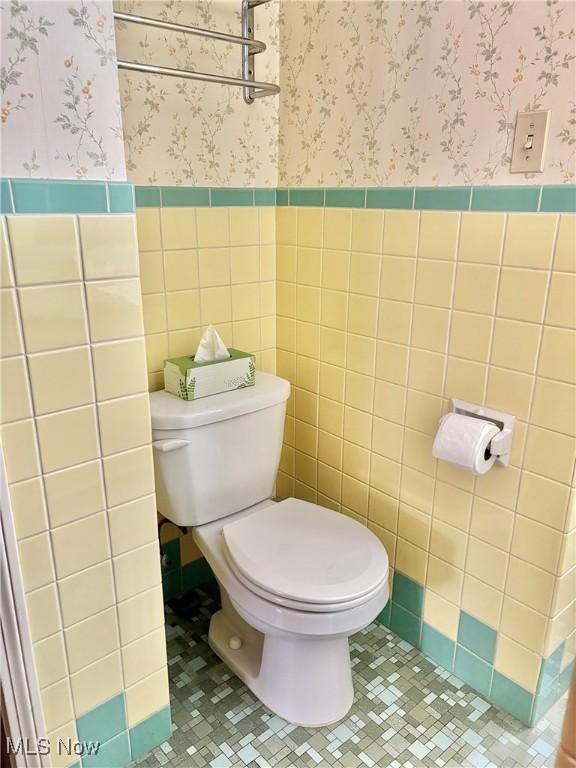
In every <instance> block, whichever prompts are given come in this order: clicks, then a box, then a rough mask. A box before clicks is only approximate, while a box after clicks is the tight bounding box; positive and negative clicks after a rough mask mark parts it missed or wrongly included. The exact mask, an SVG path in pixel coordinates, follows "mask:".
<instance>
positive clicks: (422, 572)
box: [371, 463, 428, 584]
mask: <svg viewBox="0 0 576 768" xmlns="http://www.w3.org/2000/svg"><path fill="white" fill-rule="evenodd" d="M373 464H374V463H373ZM371 482H372V485H374V482H373V481H371ZM385 490H386V489H385ZM427 557H428V555H427V553H426V552H425V551H424V550H423V549H420V547H416V546H414V545H413V544H410V543H409V542H408V541H405V540H404V539H400V538H399V539H398V540H397V544H396V568H398V569H401V570H402V573H405V574H407V575H409V576H410V578H411V579H413V580H414V581H417V582H418V583H420V584H422V583H424V581H425V580H426V561H427Z"/></svg>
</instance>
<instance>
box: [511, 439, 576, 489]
mask: <svg viewBox="0 0 576 768" xmlns="http://www.w3.org/2000/svg"><path fill="white" fill-rule="evenodd" d="M575 454H576V446H575V445H574V440H573V439H572V438H571V437H569V436H568V435H561V434H558V433H556V432H551V431H550V430H547V429H541V428H540V427H533V426H531V427H529V429H528V438H527V440H526V453H525V456H524V468H525V469H527V470H529V471H531V472H535V473H536V474H537V475H543V476H544V477H548V478H549V479H550V480H557V481H558V482H560V483H569V482H570V481H571V478H572V472H573V468H574V457H575Z"/></svg>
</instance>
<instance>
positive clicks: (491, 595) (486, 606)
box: [461, 574, 503, 629]
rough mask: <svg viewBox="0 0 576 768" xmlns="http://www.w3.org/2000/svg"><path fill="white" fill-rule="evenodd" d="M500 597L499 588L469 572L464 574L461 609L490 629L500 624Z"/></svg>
mask: <svg viewBox="0 0 576 768" xmlns="http://www.w3.org/2000/svg"><path fill="white" fill-rule="evenodd" d="M502 597H503V596H502V592H501V591H500V590H498V589H495V588H494V587H491V586H490V585H489V584H485V583H484V582H483V581H480V580H479V579H476V578H475V577H474V576H470V575H469V574H466V575H465V576H464V588H463V590H462V605H461V607H462V610H464V611H466V612H467V613H468V614H469V615H470V616H473V617H474V618H476V619H479V620H480V621H481V622H482V623H483V624H486V625H487V626H489V627H492V629H496V628H498V626H499V624H500V611H501V608H502Z"/></svg>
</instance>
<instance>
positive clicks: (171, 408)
mask: <svg viewBox="0 0 576 768" xmlns="http://www.w3.org/2000/svg"><path fill="white" fill-rule="evenodd" d="M289 395H290V384H289V382H287V381H286V380H285V379H280V378H279V377H278V376H273V375H271V374H269V373H262V372H260V371H258V372H257V373H256V384H255V385H254V386H253V387H245V388H243V389H235V390H233V391H232V392H222V393H221V394H219V395H210V396H208V397H202V398H200V399H199V400H190V401H189V400H181V399H180V398H179V397H176V395H172V394H171V393H170V392H151V393H150V412H151V417H152V429H190V428H192V427H201V426H203V425H205V424H212V423H214V422H217V421H225V420H226V419H233V418H234V417H235V416H242V415H243V414H246V413H252V412H253V411H261V410H262V409H264V408H270V407H271V406H273V405H278V404H279V403H283V402H284V401H285V400H287V399H288V397H289Z"/></svg>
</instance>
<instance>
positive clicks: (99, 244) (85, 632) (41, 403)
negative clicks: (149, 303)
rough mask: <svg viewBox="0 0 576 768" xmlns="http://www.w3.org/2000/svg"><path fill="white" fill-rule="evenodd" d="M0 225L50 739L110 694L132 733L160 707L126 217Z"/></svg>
mask: <svg viewBox="0 0 576 768" xmlns="http://www.w3.org/2000/svg"><path fill="white" fill-rule="evenodd" d="M1 226H2V229H1V235H2V237H1V254H0V255H1V257H2V258H1V261H2V265H3V268H2V271H1V275H2V284H1V287H0V311H1V314H2V338H1V346H0V423H1V432H0V436H1V440H2V450H3V453H4V458H5V463H6V471H7V478H8V483H9V491H10V500H11V505H12V513H13V519H14V525H15V531H16V537H17V540H18V549H19V557H20V564H21V571H22V577H23V582H24V589H25V592H26V600H27V609H28V615H29V621H30V629H31V634H32V640H33V650H34V657H35V659H36V665H37V671H38V677H39V684H40V688H41V698H42V701H43V707H44V716H45V720H46V726H47V730H48V732H49V733H48V735H49V736H50V735H56V734H59V735H60V734H61V733H66V734H70V735H71V736H72V738H76V734H75V718H77V717H78V716H80V715H82V714H84V713H85V712H86V711H88V710H90V709H92V708H93V707H95V706H97V705H98V704H101V703H102V702H103V701H105V700H106V699H108V698H110V697H111V696H113V695H115V694H117V693H119V692H120V691H124V692H125V693H126V700H127V702H131V701H137V704H134V703H133V704H130V703H128V705H127V716H128V726H129V727H132V726H133V725H135V724H136V723H138V722H139V721H140V720H143V719H144V718H145V717H147V716H148V715H150V714H152V713H154V712H156V711H157V710H159V709H161V708H162V707H164V706H166V704H168V693H167V673H166V657H165V648H164V641H163V637H164V635H163V631H162V638H161V639H160V636H159V631H161V629H162V628H163V623H164V615H163V610H162V596H161V587H160V583H161V578H160V566H159V548H158V536H157V528H156V504H155V496H154V477H153V469H152V453H151V445H150V441H151V435H150V417H149V405H148V397H147V390H148V387H147V378H146V357H145V348H144V340H143V312H142V302H141V292H140V278H139V262H138V248H137V241H136V220H135V216H133V215H106V216H88V215H86V216H48V215H46V216H8V217H3V218H2V222H1ZM147 279H149V275H148V276H147ZM136 667H137V672H135V668H136ZM143 691H145V692H146V696H145V697H142V696H141V693H142V692H143ZM71 762H72V759H71Z"/></svg>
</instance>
